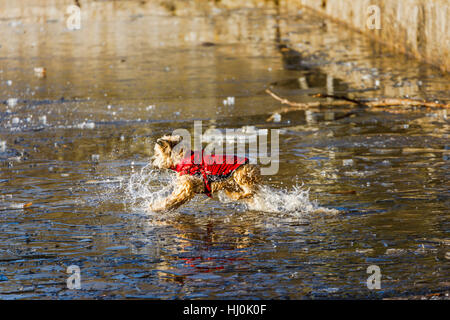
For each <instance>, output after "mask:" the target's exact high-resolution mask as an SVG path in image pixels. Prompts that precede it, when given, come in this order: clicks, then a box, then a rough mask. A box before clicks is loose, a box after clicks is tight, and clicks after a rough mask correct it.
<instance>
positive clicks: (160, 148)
mask: <svg viewBox="0 0 450 320" xmlns="http://www.w3.org/2000/svg"><path fill="white" fill-rule="evenodd" d="M181 141H182V137H180V136H175V135H173V136H172V135H166V136H164V137H162V138H159V139H158V140H157V141H156V144H155V148H154V150H155V154H154V156H153V163H152V164H153V166H155V167H157V168H159V169H170V170H173V171H176V172H177V174H178V177H177V182H176V186H175V189H174V191H173V192H172V194H171V195H169V196H168V197H167V198H166V199H164V200H162V201H160V202H159V203H155V204H153V205H151V207H150V210H151V211H154V212H159V211H166V210H173V209H176V208H178V207H179V206H181V205H182V204H184V203H186V202H188V201H189V200H191V199H192V198H193V197H194V196H195V194H198V193H203V194H206V195H208V196H210V197H211V196H212V194H214V193H216V192H218V191H219V190H223V191H225V194H226V195H227V196H228V197H229V198H230V199H232V200H241V199H246V200H250V199H251V198H252V197H253V195H254V194H255V193H256V191H257V189H258V185H259V183H260V180H261V176H260V169H259V167H257V166H256V165H252V164H249V161H248V159H247V158H240V157H236V156H228V155H226V156H225V155H205V154H204V152H203V151H202V152H193V151H190V150H186V149H185V148H182V147H181V146H182V145H180V143H181ZM177 146H178V148H177Z"/></svg>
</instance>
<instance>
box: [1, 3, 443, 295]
mask: <svg viewBox="0 0 450 320" xmlns="http://www.w3.org/2000/svg"><path fill="white" fill-rule="evenodd" d="M23 3H24V4H22V3H17V4H16V3H13V2H2V4H1V5H0V6H1V9H0V12H2V17H0V18H1V19H0V27H1V28H2V30H3V31H4V32H2V34H1V35H0V45H1V47H0V84H1V86H0V102H2V103H1V104H0V168H1V170H0V186H1V188H0V213H1V217H2V218H1V222H0V297H1V298H5V299H16V298H40V299H42V298H62V299H73V298H94V297H107V298H136V297H138V298H139V297H140V298H160V299H173V298H234V299H241V298H268V299H284V298H297V299H298V298H321V297H324V298H330V297H338V298H355V297H357V298H367V297H371V298H381V297H392V296H403V295H405V296H407V295H412V294H426V293H430V292H433V291H436V292H441V291H444V290H446V288H448V283H447V276H446V273H445V271H446V270H445V269H444V268H443V266H444V265H445V263H446V262H447V261H448V260H447V259H448V258H446V257H447V255H446V254H447V251H448V244H449V243H448V239H447V238H448V237H447V234H446V232H447V230H448V221H447V220H448V219H447V217H448V201H449V197H448V194H449V191H450V190H449V188H448V186H447V185H448V183H447V181H448V171H449V163H448V160H449V155H450V153H449V137H448V132H449V131H450V130H449V124H448V118H447V113H446V111H445V110H443V111H439V112H434V111H423V110H418V111H417V112H411V113H410V114H389V113H385V112H374V111H371V110H366V109H364V110H358V112H354V113H352V114H349V113H346V112H345V111H344V110H340V109H339V108H329V109H326V110H315V111H309V110H307V111H295V112H291V113H288V114H283V117H282V118H281V120H280V122H278V123H267V122H266V121H265V119H266V118H267V114H269V113H270V112H273V111H274V110H276V109H278V108H279V107H280V106H279V104H278V102H277V101H274V100H273V99H272V98H271V97H269V96H267V95H266V94H265V93H264V89H265V88H266V87H268V86H273V88H274V90H276V91H277V92H279V93H280V95H282V96H287V97H289V96H290V97H293V99H294V100H298V101H311V100H313V99H314V98H313V97H312V96H311V95H310V94H312V93H318V92H321V93H329V94H331V93H339V94H340V95H345V96H350V97H352V96H364V97H367V98H372V97H378V96H390V97H400V96H403V95H409V96H411V97H420V98H426V99H429V100H430V99H443V100H445V99H448V92H449V89H450V88H449V83H450V81H449V79H448V76H447V75H442V74H440V73H439V71H437V70H435V69H433V68H430V67H429V66H426V65H423V64H419V63H417V62H415V61H411V60H407V59H405V60H403V57H399V56H394V55H391V54H388V53H386V52H384V51H383V50H381V48H380V47H378V46H377V45H375V44H373V43H371V42H368V41H367V40H365V39H364V38H362V37H361V36H360V35H357V34H353V33H350V32H348V31H346V30H342V29H340V28H338V27H336V26H335V25H334V24H331V23H330V24H327V25H326V26H325V27H324V24H323V22H322V20H321V19H318V18H317V17H313V16H307V15H305V14H300V13H299V14H297V15H292V13H289V12H284V9H283V7H282V6H280V7H279V8H278V9H277V8H276V7H275V6H274V7H273V8H268V9H258V10H256V9H255V10H246V9H236V10H232V11H228V10H225V9H223V8H222V9H221V10H219V9H220V6H219V8H213V9H211V8H210V7H209V6H204V7H202V6H201V4H200V5H198V6H199V7H195V9H194V10H193V11H194V13H195V14H194V15H191V13H192V8H193V7H192V6H190V5H189V4H187V2H177V1H175V2H174V3H175V4H174V5H175V7H173V8H169V9H170V10H169V11H168V10H167V8H160V7H158V6H156V5H154V4H152V3H148V2H146V3H145V4H144V3H140V2H134V1H127V2H126V3H125V2H124V3H122V2H115V1H114V2H104V1H101V2H98V1H94V2H86V4H85V3H84V2H83V3H82V12H83V18H82V28H81V30H79V31H69V30H67V29H66V28H65V20H64V19H65V10H64V9H65V7H64V6H59V5H57V6H56V7H53V4H52V5H51V6H50V5H49V6H45V4H43V5H42V6H39V7H36V6H35V5H33V3H31V4H30V3H28V4H27V1H24V2H23ZM153 6H154V7H153ZM277 10H278V11H277ZM399 61H400V62H401V63H400V62H399ZM36 67H45V69H46V77H37V76H36V75H35V72H34V68H36ZM377 81H378V82H377ZM377 83H378V85H377ZM227 97H234V99H235V104H224V103H223V101H224V99H226V98H227ZM10 99H13V100H10ZM15 99H16V100H15ZM44 116H45V117H44ZM194 119H202V120H203V121H204V123H207V125H208V126H211V127H214V128H218V129H225V128H241V127H243V126H248V125H253V126H255V127H257V128H279V129H280V132H281V136H280V170H279V172H278V174H277V175H274V176H268V177H266V180H265V184H266V185H267V188H268V189H267V190H269V191H268V192H267V193H266V195H267V197H264V200H265V201H268V202H269V203H270V204H271V205H273V206H274V207H276V209H279V207H280V206H281V207H282V209H283V208H285V207H283V206H282V204H283V202H284V203H285V204H286V207H289V206H294V209H293V210H262V208H260V207H259V208H258V207H256V208H255V207H253V208H247V207H245V206H244V205H242V204H239V203H224V202H223V201H221V198H220V196H219V197H216V198H215V199H212V200H211V199H207V198H206V197H203V196H198V197H196V198H195V199H194V200H193V201H192V202H191V203H189V204H187V205H186V206H184V207H182V208H181V209H180V210H179V211H177V212H172V213H167V214H163V215H150V214H148V213H147V212H146V211H145V207H146V201H151V199H152V197H154V196H158V194H155V192H160V191H162V192H164V190H165V189H163V188H162V186H167V188H169V189H170V186H171V184H170V181H171V179H172V176H171V175H170V174H168V173H167V172H156V171H155V172H151V171H146V170H147V169H148V167H147V168H146V167H145V166H146V165H147V164H148V162H149V158H150V156H151V155H152V149H153V144H154V141H155V139H156V138H158V137H160V136H161V135H163V134H165V133H167V132H168V131H169V132H170V131H172V130H173V129H176V128H186V129H188V130H192V127H193V120H194ZM130 181H131V182H133V183H132V184H130ZM302 183H303V184H304V187H303V189H299V190H298V194H297V195H298V197H297V198H295V199H297V200H298V201H299V202H298V203H297V205H298V206H295V204H296V203H295V202H293V201H292V198H289V197H288V196H292V195H293V194H294V195H295V192H293V191H292V190H293V187H294V186H296V185H302ZM130 185H131V186H134V187H136V188H132V189H131V190H130V188H129V187H130ZM306 189H309V193H308V194H307V197H306V195H305V193H303V192H305V190H306ZM282 190H291V191H290V192H291V193H284V192H283V191H282ZM166 191H167V190H166ZM302 194H303V197H302V196H301V195H302ZM286 195H288V196H286ZM222 200H223V199H222ZM302 201H303V202H302ZM314 201H317V204H318V206H320V207H325V208H329V209H334V210H337V211H339V214H336V215H332V214H329V212H328V213H327V212H317V211H314V210H310V211H308V210H303V211H307V212H306V213H307V214H304V213H305V212H303V214H302V212H301V211H302V210H298V209H299V208H303V209H304V208H305V207H304V206H313V204H314V203H315V202H314ZM30 203H31V205H27V204H30ZM24 204H25V205H26V206H25V207H24ZM266 204H267V203H266ZM313 207H314V206H313ZM291 209H292V207H291ZM267 211H269V212H267ZM72 264H76V265H79V266H80V268H81V272H82V279H83V280H82V290H78V291H72V290H67V289H66V285H65V284H66V276H67V275H66V267H67V266H69V265H72ZM372 264H376V265H379V266H380V268H381V272H382V274H383V278H382V279H383V280H382V281H383V282H382V288H383V290H382V291H369V290H367V288H366V287H365V285H364V284H365V281H366V279H367V274H366V268H367V267H368V266H369V265H372ZM5 279H7V280H5Z"/></svg>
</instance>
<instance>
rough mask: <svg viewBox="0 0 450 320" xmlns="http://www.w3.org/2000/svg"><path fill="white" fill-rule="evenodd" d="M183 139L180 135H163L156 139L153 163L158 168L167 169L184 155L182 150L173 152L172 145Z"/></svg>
mask: <svg viewBox="0 0 450 320" xmlns="http://www.w3.org/2000/svg"><path fill="white" fill-rule="evenodd" d="M182 140H183V138H182V137H180V136H171V135H165V136H164V137H162V138H159V139H158V140H156V144H155V155H154V156H153V165H154V166H155V167H157V168H160V169H169V168H171V167H172V166H174V165H176V164H177V163H178V162H179V161H180V160H181V158H182V157H183V156H184V152H183V150H182V149H181V150H177V152H173V151H174V150H173V149H174V147H175V146H176V145H177V144H179V143H180V142H181V141H182Z"/></svg>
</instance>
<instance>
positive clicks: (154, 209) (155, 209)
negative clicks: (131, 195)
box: [149, 204, 166, 213]
mask: <svg viewBox="0 0 450 320" xmlns="http://www.w3.org/2000/svg"><path fill="white" fill-rule="evenodd" d="M165 209H166V208H165V207H164V206H162V205H159V204H155V205H150V206H149V210H150V211H152V212H154V213H160V212H163V211H165Z"/></svg>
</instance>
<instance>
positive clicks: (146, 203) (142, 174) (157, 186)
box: [125, 164, 176, 211]
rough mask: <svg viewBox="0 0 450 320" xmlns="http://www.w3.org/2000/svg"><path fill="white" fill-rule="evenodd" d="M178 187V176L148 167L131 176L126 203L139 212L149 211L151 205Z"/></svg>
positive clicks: (127, 186) (149, 165)
mask: <svg viewBox="0 0 450 320" xmlns="http://www.w3.org/2000/svg"><path fill="white" fill-rule="evenodd" d="M175 185H176V175H175V174H170V173H169V172H162V171H160V170H156V169H154V168H152V165H151V164H148V165H146V166H145V167H143V168H142V169H141V170H139V171H138V172H135V173H132V174H131V175H130V178H129V181H128V183H127V184H126V187H125V188H126V190H125V191H126V195H125V198H126V199H125V200H126V202H127V203H128V204H129V205H130V206H131V207H132V208H133V209H136V210H139V211H141V210H142V211H148V208H149V207H150V205H152V204H155V203H157V202H159V201H161V200H162V199H164V198H166V197H168V196H169V195H170V194H171V193H172V191H173V189H174V187H175Z"/></svg>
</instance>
